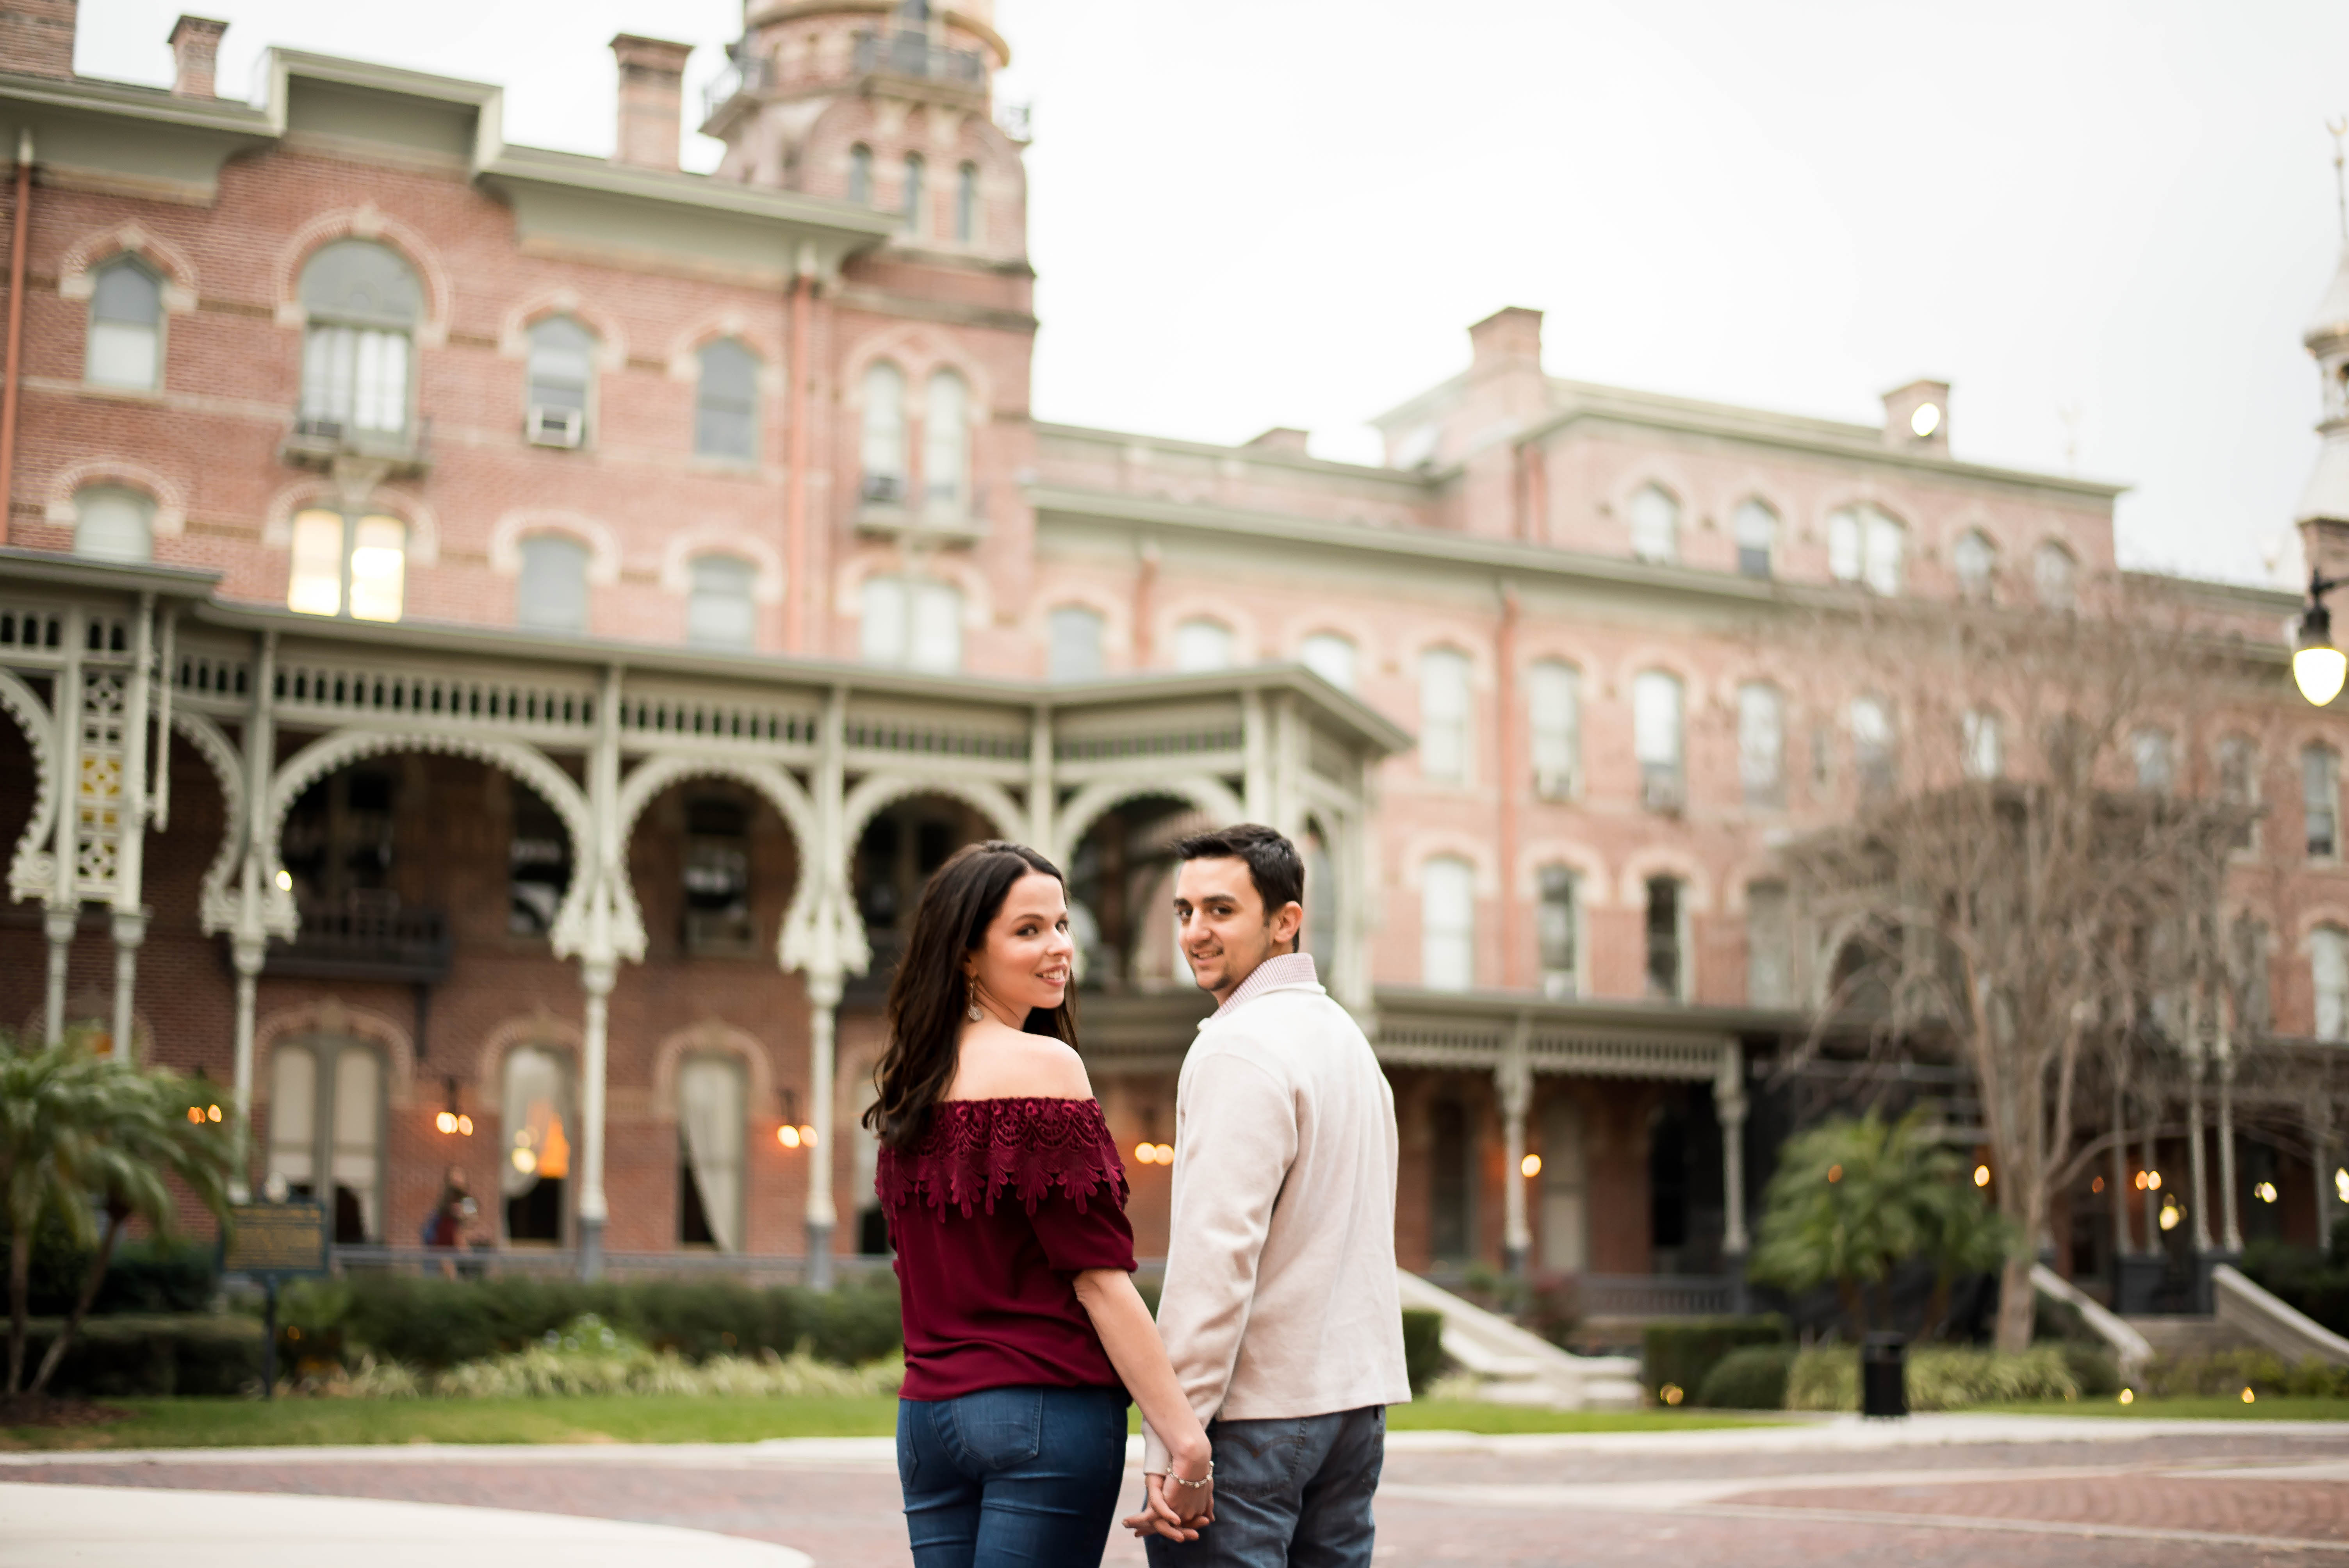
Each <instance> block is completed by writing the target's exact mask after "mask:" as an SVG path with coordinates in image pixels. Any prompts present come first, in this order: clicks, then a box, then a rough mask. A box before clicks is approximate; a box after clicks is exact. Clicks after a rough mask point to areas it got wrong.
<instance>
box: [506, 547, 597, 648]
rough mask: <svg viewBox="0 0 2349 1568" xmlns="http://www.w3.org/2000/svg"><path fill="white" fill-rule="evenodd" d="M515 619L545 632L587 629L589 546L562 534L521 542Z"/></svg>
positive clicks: (582, 630)
mask: <svg viewBox="0 0 2349 1568" xmlns="http://www.w3.org/2000/svg"><path fill="white" fill-rule="evenodd" d="M514 619H515V620H516V621H518V622H520V623H521V624H523V625H525V626H531V627H534V628H536V629H537V630H540V631H543V632H574V633H578V632H585V631H586V629H587V547H586V546H585V545H584V544H582V543H580V542H578V541H577V540H575V539H565V538H564V537H563V536H562V535H561V534H559V533H537V534H533V535H532V536H531V537H530V538H528V539H525V540H523V542H522V581H521V583H520V584H519V586H518V589H517V591H516V601H515V614H514Z"/></svg>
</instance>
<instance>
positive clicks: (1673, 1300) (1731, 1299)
mask: <svg viewBox="0 0 2349 1568" xmlns="http://www.w3.org/2000/svg"><path fill="white" fill-rule="evenodd" d="M1576 1298H1577V1305H1579V1306H1580V1307H1581V1309H1582V1315H1583V1316H1585V1317H1713V1316H1717V1315H1721V1314H1723V1313H1726V1312H1730V1311H1732V1310H1733V1309H1734V1307H1735V1305H1736V1300H1737V1281H1736V1280H1735V1279H1734V1278H1733V1277H1732V1276H1730V1275H1727V1274H1584V1275H1583V1276H1582V1277H1581V1279H1580V1280H1579V1281H1578V1282H1577V1284H1576Z"/></svg>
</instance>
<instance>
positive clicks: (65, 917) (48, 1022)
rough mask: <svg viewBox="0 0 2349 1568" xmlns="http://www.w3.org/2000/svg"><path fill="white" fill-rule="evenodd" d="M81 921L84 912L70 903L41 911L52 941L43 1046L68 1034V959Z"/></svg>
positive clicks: (44, 1000)
mask: <svg viewBox="0 0 2349 1568" xmlns="http://www.w3.org/2000/svg"><path fill="white" fill-rule="evenodd" d="M60 874H62V873H60ZM80 923H81V912H80V911H79V910H78V909H76V908H75V907H74V906H73V905H72V904H69V903H68V904H55V903H53V904H51V905H49V907H48V908H47V909H45V910H43V911H42V912H41V934H42V935H44V936H46V937H47V938H48V943H49V968H48V974H47V977H46V983H45V984H44V985H43V988H42V994H41V1043H42V1044H43V1045H48V1046H54V1045H56V1044H57V1042H58V1041H59V1040H62V1039H64V1038H65V1037H66V960H67V957H69V956H70V955H71V954H72V952H73V939H74V927H75V926H77V925H78V924H80Z"/></svg>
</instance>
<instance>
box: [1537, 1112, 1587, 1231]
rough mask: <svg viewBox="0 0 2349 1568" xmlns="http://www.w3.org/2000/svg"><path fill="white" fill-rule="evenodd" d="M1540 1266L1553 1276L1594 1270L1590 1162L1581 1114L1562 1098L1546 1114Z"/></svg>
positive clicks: (1542, 1162) (1542, 1166) (1544, 1123)
mask: <svg viewBox="0 0 2349 1568" xmlns="http://www.w3.org/2000/svg"><path fill="white" fill-rule="evenodd" d="M1541 1140H1542V1141H1541V1261H1542V1267H1543V1268H1544V1269H1547V1271H1549V1272H1550V1273H1552V1274H1579V1273H1581V1272H1582V1271H1583V1270H1584V1269H1586V1268H1588V1267H1589V1266H1590V1199H1589V1191H1588V1189H1589V1181H1590V1174H1589V1159H1588V1154H1587V1153H1586V1151H1585V1148H1584V1139H1583V1121H1582V1108H1581V1107H1580V1106H1578V1105H1577V1104H1576V1103H1575V1102H1574V1101H1572V1100H1570V1099H1566V1098H1565V1097H1564V1096H1563V1095H1560V1096H1557V1097H1555V1098H1553V1099H1551V1100H1550V1101H1549V1103H1548V1104H1547V1105H1545V1106H1544V1107H1543V1108H1542V1119H1541Z"/></svg>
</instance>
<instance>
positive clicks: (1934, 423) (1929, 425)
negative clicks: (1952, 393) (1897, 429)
mask: <svg viewBox="0 0 2349 1568" xmlns="http://www.w3.org/2000/svg"><path fill="white" fill-rule="evenodd" d="M1940 428H1941V406H1940V404H1939V403H1920V404H1918V405H1917V411H1916V412H1915V413H1913V414H1911V415H1909V429H1910V430H1911V431H1913V432H1914V433H1915V434H1916V437H1917V438H1918V439H1919V440H1920V441H1921V440H1923V439H1924V438H1926V437H1928V436H1930V435H1931V434H1932V433H1933V432H1934V431H1936V430H1938V429H1940Z"/></svg>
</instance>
